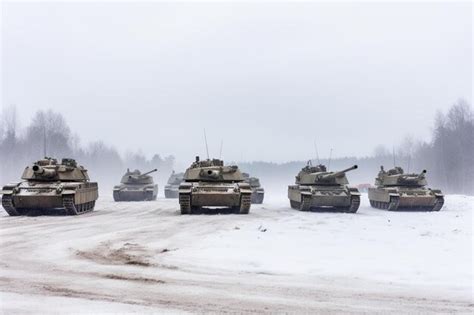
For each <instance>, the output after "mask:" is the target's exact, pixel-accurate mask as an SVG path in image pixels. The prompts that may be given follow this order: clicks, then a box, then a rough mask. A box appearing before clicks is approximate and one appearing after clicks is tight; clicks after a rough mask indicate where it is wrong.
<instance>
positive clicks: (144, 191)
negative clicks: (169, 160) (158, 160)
mask: <svg viewBox="0 0 474 315" xmlns="http://www.w3.org/2000/svg"><path fill="white" fill-rule="evenodd" d="M156 171H157V169H156V168H155V169H154V170H151V171H149V172H146V173H144V174H142V173H141V172H140V171H139V170H134V171H132V172H131V171H130V170H129V169H127V172H126V173H125V175H123V176H122V180H121V181H120V185H117V186H114V190H113V195H114V200H115V201H151V200H156V196H157V195H158V185H156V184H155V183H154V181H153V177H151V176H150V175H149V174H151V173H153V172H156Z"/></svg>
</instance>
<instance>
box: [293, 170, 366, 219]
mask: <svg viewBox="0 0 474 315" xmlns="http://www.w3.org/2000/svg"><path fill="white" fill-rule="evenodd" d="M354 169H357V165H354V166H352V167H349V168H347V169H345V170H342V171H339V172H328V171H327V169H326V166H324V165H317V166H313V165H312V164H311V161H309V162H308V164H307V166H305V167H304V168H302V169H301V171H300V172H299V173H298V175H297V176H296V181H295V185H290V186H288V198H289V199H290V205H291V207H292V208H293V209H298V210H301V211H309V210H311V209H319V210H324V211H340V212H350V213H355V212H357V209H358V208H359V204H360V193H359V191H358V190H357V188H355V187H350V186H348V184H349V182H348V180H347V177H346V174H345V173H346V172H348V171H351V170H354Z"/></svg>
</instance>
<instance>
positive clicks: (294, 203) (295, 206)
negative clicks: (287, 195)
mask: <svg viewBox="0 0 474 315" xmlns="http://www.w3.org/2000/svg"><path fill="white" fill-rule="evenodd" d="M290 206H291V208H292V209H296V210H299V209H300V203H299V202H297V201H294V200H290Z"/></svg>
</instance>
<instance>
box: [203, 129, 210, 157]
mask: <svg viewBox="0 0 474 315" xmlns="http://www.w3.org/2000/svg"><path fill="white" fill-rule="evenodd" d="M204 142H205V143H206V153H207V159H208V160H209V147H208V146H207V136H206V128H204Z"/></svg>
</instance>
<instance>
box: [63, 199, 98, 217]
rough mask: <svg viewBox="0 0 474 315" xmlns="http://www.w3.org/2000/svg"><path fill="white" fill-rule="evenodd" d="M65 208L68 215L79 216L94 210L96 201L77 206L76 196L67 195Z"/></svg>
mask: <svg viewBox="0 0 474 315" xmlns="http://www.w3.org/2000/svg"><path fill="white" fill-rule="evenodd" d="M63 206H64V209H66V212H67V214H68V215H79V214H84V213H87V212H91V211H92V210H94V206H95V201H89V202H86V203H80V204H77V205H76V204H75V203H74V196H73V195H67V196H63Z"/></svg>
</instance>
